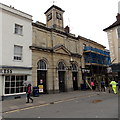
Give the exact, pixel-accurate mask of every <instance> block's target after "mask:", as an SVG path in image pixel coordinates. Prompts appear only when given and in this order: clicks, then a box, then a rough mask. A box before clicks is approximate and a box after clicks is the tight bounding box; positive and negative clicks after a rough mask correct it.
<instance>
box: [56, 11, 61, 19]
mask: <svg viewBox="0 0 120 120" xmlns="http://www.w3.org/2000/svg"><path fill="white" fill-rule="evenodd" d="M56 18H57V19H59V20H62V15H61V14H60V13H57V12H56Z"/></svg>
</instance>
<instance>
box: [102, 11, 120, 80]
mask: <svg viewBox="0 0 120 120" xmlns="http://www.w3.org/2000/svg"><path fill="white" fill-rule="evenodd" d="M103 31H105V32H107V36H108V42H109V48H110V56H111V64H112V71H113V72H116V73H118V76H119V79H120V13H118V14H117V16H116V21H115V22H114V23H113V24H112V25H110V26H109V27H107V28H105V29H104V30H103Z"/></svg>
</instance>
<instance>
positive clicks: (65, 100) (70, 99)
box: [4, 94, 96, 114]
mask: <svg viewBox="0 0 120 120" xmlns="http://www.w3.org/2000/svg"><path fill="white" fill-rule="evenodd" d="M95 95H96V94H94V95H85V96H77V97H74V98H68V99H64V100H59V101H55V102H53V103H54V104H57V103H61V102H67V101H72V100H75V99H77V98H78V97H86V96H88V97H91V96H95ZM47 105H51V104H50V103H45V104H41V105H36V106H30V107H26V108H20V109H17V110H11V111H8V112H4V113H5V114H9V113H13V112H18V111H24V110H28V109H33V108H38V107H42V106H47Z"/></svg>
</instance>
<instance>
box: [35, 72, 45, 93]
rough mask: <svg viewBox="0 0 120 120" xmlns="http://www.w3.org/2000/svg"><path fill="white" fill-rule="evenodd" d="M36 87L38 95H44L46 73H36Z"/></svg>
mask: <svg viewBox="0 0 120 120" xmlns="http://www.w3.org/2000/svg"><path fill="white" fill-rule="evenodd" d="M37 86H38V87H39V89H41V90H39V92H40V93H46V71H41V70H38V71H37Z"/></svg>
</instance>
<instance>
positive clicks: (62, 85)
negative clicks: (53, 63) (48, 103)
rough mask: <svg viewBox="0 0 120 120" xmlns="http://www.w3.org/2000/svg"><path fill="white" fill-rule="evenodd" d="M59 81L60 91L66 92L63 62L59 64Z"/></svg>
mask: <svg viewBox="0 0 120 120" xmlns="http://www.w3.org/2000/svg"><path fill="white" fill-rule="evenodd" d="M58 79H59V91H60V92H65V64H64V63H63V62H59V63H58Z"/></svg>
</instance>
